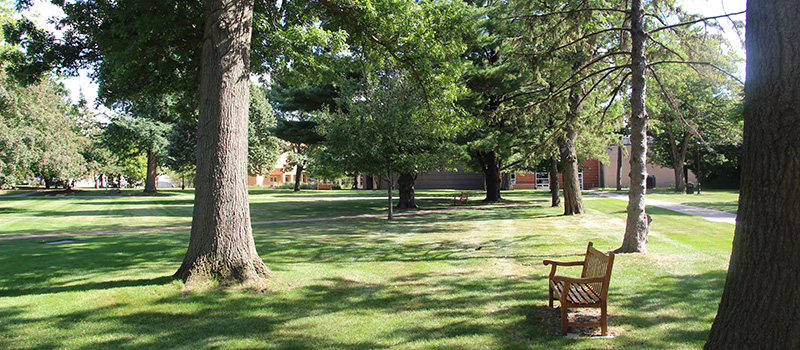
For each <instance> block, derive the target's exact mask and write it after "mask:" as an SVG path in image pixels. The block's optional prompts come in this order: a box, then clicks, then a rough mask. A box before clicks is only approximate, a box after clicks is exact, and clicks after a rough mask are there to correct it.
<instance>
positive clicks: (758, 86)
mask: <svg viewBox="0 0 800 350" xmlns="http://www.w3.org/2000/svg"><path fill="white" fill-rule="evenodd" d="M799 17H800V3H798V2H797V1H793V0H778V1H764V0H750V1H748V2H747V31H746V34H745V35H746V42H747V81H746V82H745V88H744V90H745V97H744V159H743V161H742V187H741V192H740V196H739V211H738V213H737V220H736V231H735V233H734V238H733V251H732V253H731V261H730V266H729V267H728V275H727V278H726V280H725V289H724V291H723V293H722V300H721V301H720V304H719V310H718V311H717V317H716V318H715V320H714V324H713V326H712V327H711V333H710V334H709V338H708V342H707V343H706V345H705V349H798V348H800V289H798V288H796V286H797V285H799V284H800V273H798V271H800V260H798V259H797V252H798V250H799V249H800V230H798V229H797V228H798V227H800V215H797V213H798V212H800V176H798V174H800V161H798V160H800V142H799V140H800V138H798V137H797V135H798V132H800V129H799V127H800V81H799V80H798V79H797V76H798V67H800V42H798V40H797V36H798V35H799V34H800V22H798V21H797V18H799Z"/></svg>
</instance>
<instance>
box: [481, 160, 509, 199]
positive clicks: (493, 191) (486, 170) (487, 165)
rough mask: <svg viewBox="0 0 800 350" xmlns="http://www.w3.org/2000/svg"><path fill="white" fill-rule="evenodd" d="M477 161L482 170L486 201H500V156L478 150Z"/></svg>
mask: <svg viewBox="0 0 800 350" xmlns="http://www.w3.org/2000/svg"><path fill="white" fill-rule="evenodd" d="M477 156H478V163H480V165H481V169H482V170H483V181H484V184H485V185H486V198H485V199H484V200H483V201H484V202H486V203H494V202H501V201H502V200H503V198H502V197H500V158H499V157H497V154H495V153H494V152H478V154H477Z"/></svg>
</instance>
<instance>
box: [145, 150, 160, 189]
mask: <svg viewBox="0 0 800 350" xmlns="http://www.w3.org/2000/svg"><path fill="white" fill-rule="evenodd" d="M157 177H158V154H155V153H154V152H153V151H152V150H147V177H146V178H145V179H144V192H145V193H156V192H157V191H158V188H156V178H157Z"/></svg>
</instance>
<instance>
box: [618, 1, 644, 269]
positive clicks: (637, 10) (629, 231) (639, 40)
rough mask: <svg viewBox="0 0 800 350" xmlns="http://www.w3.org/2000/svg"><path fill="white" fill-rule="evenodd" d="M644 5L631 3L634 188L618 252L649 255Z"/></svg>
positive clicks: (632, 181)
mask: <svg viewBox="0 0 800 350" xmlns="http://www.w3.org/2000/svg"><path fill="white" fill-rule="evenodd" d="M646 35H647V34H646V33H645V31H644V5H643V4H642V0H633V1H632V2H631V48H632V50H631V118H630V120H629V121H628V125H629V126H630V128H631V187H630V191H629V192H628V217H627V222H626V226H625V237H624V238H623V240H622V246H621V247H620V248H619V249H617V250H616V252H617V253H647V247H646V243H647V234H648V232H649V229H650V224H649V222H648V217H647V213H646V212H645V196H646V192H647V184H646V181H647V167H646V164H647V119H648V116H647V111H646V110H645V99H646V96H647V85H646V80H645V73H646V69H647V60H646V58H645V56H644V47H645V40H647V36H646Z"/></svg>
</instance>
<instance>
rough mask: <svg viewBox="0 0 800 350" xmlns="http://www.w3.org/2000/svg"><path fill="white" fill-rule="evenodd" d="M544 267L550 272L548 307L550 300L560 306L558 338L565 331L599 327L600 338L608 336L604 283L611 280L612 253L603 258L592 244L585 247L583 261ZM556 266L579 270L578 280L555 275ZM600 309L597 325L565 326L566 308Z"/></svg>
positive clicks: (546, 263) (557, 262)
mask: <svg viewBox="0 0 800 350" xmlns="http://www.w3.org/2000/svg"><path fill="white" fill-rule="evenodd" d="M543 263H544V264H545V265H552V268H551V269H550V279H549V281H550V307H553V300H556V299H557V300H558V301H559V303H560V304H561V334H562V335H566V334H567V328H569V326H573V327H598V326H599V327H600V331H601V334H602V335H608V313H607V311H606V309H607V306H606V305H607V297H608V282H609V280H610V279H611V268H612V266H613V265H614V253H608V254H607V255H606V254H604V253H602V252H600V251H599V250H597V249H595V248H594V247H592V242H589V246H588V247H586V257H585V258H584V259H583V261H571V262H561V261H555V260H544V261H543ZM558 266H583V271H582V272H581V277H580V278H572V277H565V276H560V275H556V267H558ZM588 307H591V308H600V322H599V323H597V322H591V323H578V322H569V318H568V317H567V309H569V308H588Z"/></svg>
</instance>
